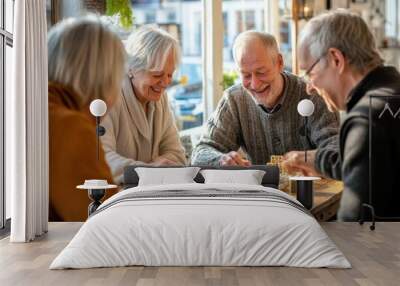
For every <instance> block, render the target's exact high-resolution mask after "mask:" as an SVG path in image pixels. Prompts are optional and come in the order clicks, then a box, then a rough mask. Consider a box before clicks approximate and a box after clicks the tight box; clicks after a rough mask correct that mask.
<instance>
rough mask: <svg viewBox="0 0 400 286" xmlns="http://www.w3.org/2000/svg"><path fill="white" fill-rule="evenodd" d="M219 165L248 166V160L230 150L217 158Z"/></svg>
mask: <svg viewBox="0 0 400 286" xmlns="http://www.w3.org/2000/svg"><path fill="white" fill-rule="evenodd" d="M219 164H220V165H221V166H250V165H251V164H250V161H249V160H246V159H244V158H243V157H242V156H241V155H240V154H239V153H238V152H235V151H231V152H229V153H226V154H224V155H222V156H221V158H220V159H219Z"/></svg>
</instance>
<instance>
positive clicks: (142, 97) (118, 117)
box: [102, 25, 186, 183]
mask: <svg viewBox="0 0 400 286" xmlns="http://www.w3.org/2000/svg"><path fill="white" fill-rule="evenodd" d="M126 51H127V54H128V68H129V69H128V73H127V75H126V77H125V79H124V82H123V86H122V92H121V96H120V97H119V100H118V101H117V102H116V104H115V106H114V107H113V108H112V110H110V112H109V113H108V115H107V116H106V117H105V118H104V121H103V125H104V127H105V128H106V130H107V132H106V134H105V135H104V136H103V137H102V143H103V148H104V150H105V153H106V159H107V162H108V164H109V166H110V168H111V171H112V173H113V177H114V180H115V182H117V183H121V182H122V175H123V170H124V168H125V167H126V166H128V165H143V164H149V165H152V166H160V165H180V164H182V165H183V164H185V163H186V159H185V153H184V149H183V147H182V145H181V143H180V140H179V136H178V131H177V128H176V125H175V122H174V119H173V115H172V113H171V110H170V106H169V103H168V97H167V94H166V92H165V90H166V88H167V87H168V86H169V85H170V84H171V82H172V75H173V73H174V71H175V69H176V67H177V65H178V64H179V61H180V48H179V45H178V42H177V40H175V39H174V38H173V37H172V36H171V35H169V34H168V33H167V32H165V31H163V30H161V29H159V28H156V27H153V26H148V25H147V26H143V27H141V28H139V29H138V30H137V31H136V32H135V33H133V34H132V35H130V37H129V38H128V40H127V43H126Z"/></svg>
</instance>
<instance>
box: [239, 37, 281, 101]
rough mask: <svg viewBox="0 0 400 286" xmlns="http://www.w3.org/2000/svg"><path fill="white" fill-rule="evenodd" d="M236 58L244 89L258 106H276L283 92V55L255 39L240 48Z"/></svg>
mask: <svg viewBox="0 0 400 286" xmlns="http://www.w3.org/2000/svg"><path fill="white" fill-rule="evenodd" d="M236 58H237V66H238V69H239V73H240V75H241V79H242V84H243V87H244V88H245V89H246V90H247V91H248V92H249V93H250V94H251V95H252V96H253V98H254V100H255V101H256V102H257V103H258V104H262V105H264V106H266V107H268V108H271V107H273V106H275V104H276V103H277V101H278V100H279V97H280V95H281V93H282V90H283V77H282V75H281V72H282V71H283V59H282V55H281V54H277V53H274V52H272V51H269V50H268V48H266V47H265V45H264V44H263V43H262V42H261V41H260V40H259V39H256V38H255V39H252V40H249V41H248V42H246V43H245V44H244V45H243V46H242V47H240V48H238V50H237V51H236Z"/></svg>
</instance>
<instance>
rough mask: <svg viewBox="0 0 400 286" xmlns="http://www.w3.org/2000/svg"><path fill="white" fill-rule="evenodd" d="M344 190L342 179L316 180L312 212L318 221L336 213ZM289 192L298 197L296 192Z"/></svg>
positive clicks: (326, 219) (327, 218)
mask: <svg viewBox="0 0 400 286" xmlns="http://www.w3.org/2000/svg"><path fill="white" fill-rule="evenodd" d="M342 192H343V182H341V181H335V180H330V179H322V180H318V181H314V202H313V207H312V209H311V213H312V214H313V215H314V216H315V218H316V219H317V220H318V221H328V220H330V219H331V218H333V217H334V216H335V215H336V213H337V211H338V209H339V204H340V198H341V197H342ZM289 194H290V195H292V196H294V197H296V194H292V193H289Z"/></svg>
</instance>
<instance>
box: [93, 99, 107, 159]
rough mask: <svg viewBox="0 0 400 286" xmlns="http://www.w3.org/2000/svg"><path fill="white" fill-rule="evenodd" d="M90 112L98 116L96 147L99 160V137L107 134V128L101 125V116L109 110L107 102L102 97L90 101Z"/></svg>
mask: <svg viewBox="0 0 400 286" xmlns="http://www.w3.org/2000/svg"><path fill="white" fill-rule="evenodd" d="M89 109H90V113H91V114H92V115H93V116H94V117H96V149H97V160H99V152H100V151H99V150H100V144H99V138H100V136H103V135H104V134H106V129H105V128H104V127H103V126H101V125H100V117H102V116H103V115H104V114H106V112H107V104H106V103H105V102H104V101H103V100H101V99H95V100H93V101H92V102H91V103H90V106H89Z"/></svg>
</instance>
